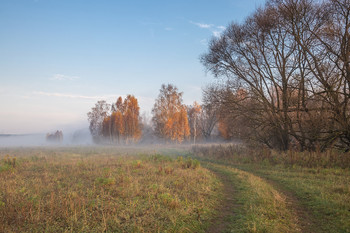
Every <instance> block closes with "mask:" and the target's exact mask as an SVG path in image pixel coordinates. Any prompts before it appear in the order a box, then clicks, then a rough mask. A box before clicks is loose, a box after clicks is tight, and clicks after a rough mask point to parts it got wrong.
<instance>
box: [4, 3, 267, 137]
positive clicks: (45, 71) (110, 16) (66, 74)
mask: <svg viewBox="0 0 350 233" xmlns="http://www.w3.org/2000/svg"><path fill="white" fill-rule="evenodd" d="M263 3H264V0H249V1H247V0H217V1H204V0H203V1H199V0H198V1H191V0H178V1H170V0H169V1H167V0H159V1H152V0H149V1H141V0H140V1H136V0H129V1H116V0H115V1H112V0H109V1H107V0H99V1H98V0H94V1H92V0H26V1H25V0H23V1H18V0H0V81H1V82H0V133H42V132H49V131H54V130H56V129H63V130H65V129H73V128H83V127H87V125H88V122H87V117H86V113H87V112H88V111H90V109H91V107H93V106H94V104H95V103H96V102H97V100H100V99H105V100H107V101H108V102H110V103H111V102H114V101H115V100H116V98H117V96H120V95H122V96H125V95H126V94H133V95H135V96H136V97H137V98H138V99H139V104H140V107H141V112H146V113H148V114H151V109H152V106H153V103H154V99H155V98H156V97H157V96H158V93H159V88H160V86H161V84H163V83H166V84H167V83H172V84H175V85H176V86H177V87H178V88H179V89H180V91H183V92H184V94H183V99H184V102H185V103H186V104H191V103H192V102H193V101H195V100H196V101H199V102H200V100H201V88H202V87H203V86H205V85H206V84H207V83H210V82H213V81H214V78H213V77H212V76H211V75H210V74H206V73H205V69H204V67H203V66H202V65H201V64H200V62H199V56H200V55H201V54H203V53H204V52H205V51H206V50H207V41H208V40H210V38H211V37H213V36H218V35H220V33H221V32H222V31H223V30H224V28H225V27H226V26H227V25H228V24H229V23H230V22H232V21H235V22H241V21H242V20H244V18H245V17H247V16H248V15H249V14H250V13H251V12H252V11H254V10H255V9H256V8H257V7H259V6H261V5H262V4H263Z"/></svg>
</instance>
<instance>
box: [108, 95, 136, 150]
mask: <svg viewBox="0 0 350 233" xmlns="http://www.w3.org/2000/svg"><path fill="white" fill-rule="evenodd" d="M139 110H140V107H139V105H138V101H137V99H136V98H135V97H134V96H133V95H128V96H127V97H126V98H125V100H124V101H123V99H122V97H119V98H118V99H117V102H116V103H115V105H113V106H112V113H111V115H110V116H106V117H105V118H104V120H103V122H102V135H103V136H104V137H106V138H109V139H110V140H111V141H117V142H118V143H120V142H121V140H123V141H125V142H126V143H128V142H129V141H133V142H135V141H137V140H138V139H139V138H140V137H141V127H140V123H139V118H140V116H139Z"/></svg>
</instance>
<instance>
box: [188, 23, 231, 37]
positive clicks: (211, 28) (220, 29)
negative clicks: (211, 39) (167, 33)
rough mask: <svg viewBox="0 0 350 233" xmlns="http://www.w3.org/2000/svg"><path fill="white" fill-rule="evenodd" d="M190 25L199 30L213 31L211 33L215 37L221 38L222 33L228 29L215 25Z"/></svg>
mask: <svg viewBox="0 0 350 233" xmlns="http://www.w3.org/2000/svg"><path fill="white" fill-rule="evenodd" d="M190 23H191V24H193V25H196V26H197V27H199V28H202V29H207V30H209V31H211V33H212V34H213V36H215V37H219V36H220V35H221V33H222V32H223V31H224V30H225V29H226V27H225V26H222V25H219V26H216V25H214V24H206V23H197V22H193V21H190Z"/></svg>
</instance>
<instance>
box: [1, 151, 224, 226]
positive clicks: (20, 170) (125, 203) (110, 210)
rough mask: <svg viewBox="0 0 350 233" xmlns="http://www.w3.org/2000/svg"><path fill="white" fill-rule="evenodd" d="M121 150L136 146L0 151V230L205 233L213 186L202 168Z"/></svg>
mask: <svg viewBox="0 0 350 233" xmlns="http://www.w3.org/2000/svg"><path fill="white" fill-rule="evenodd" d="M129 151H130V150H129ZM126 153H129V154H138V153H140V151H134V152H126V151H123V150H121V152H117V150H116V148H109V149H108V148H107V149H106V148H93V147H91V148H75V149H71V148H69V149H67V148H61V149H54V148H47V149H38V148H32V149H13V150H2V151H0V160H1V162H0V187H1V189H0V231H1V232H165V231H168V232H188V231H193V232H201V231H204V230H205V227H206V224H204V223H205V222H207V220H208V219H209V218H210V216H211V214H212V211H213V209H214V206H215V205H216V204H217V198H216V193H217V192H218V187H219V183H218V181H217V180H216V178H215V177H214V176H213V175H212V174H211V173H210V172H209V171H208V170H206V169H204V168H201V167H200V166H199V164H197V162H196V161H194V160H183V159H182V158H179V159H172V158H171V157H168V156H162V155H147V154H144V155H126ZM7 154H9V155H10V156H9V158H6V155H7ZM14 157H16V160H15V162H14V163H15V165H13V164H12V161H13V158H14ZM8 161H11V163H9V162H8Z"/></svg>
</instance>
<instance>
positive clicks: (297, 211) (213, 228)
mask: <svg viewBox="0 0 350 233" xmlns="http://www.w3.org/2000/svg"><path fill="white" fill-rule="evenodd" d="M220 165H221V166H222V164H220ZM225 167H227V168H230V167H231V166H229V165H225ZM207 168H208V169H209V170H211V171H212V172H213V173H214V174H215V175H217V177H218V178H219V179H220V180H221V182H222V184H223V186H224V187H223V197H222V201H221V204H220V206H219V207H218V209H217V210H218V214H217V216H215V218H214V219H213V220H212V223H211V225H210V227H209V228H208V230H207V232H210V233H212V232H213V233H218V232H228V230H229V229H228V228H229V225H230V224H232V223H233V222H232V221H230V218H232V216H234V214H235V208H239V207H240V206H241V205H239V204H237V200H235V197H234V196H235V193H236V190H235V187H234V185H233V184H232V181H231V180H230V177H229V176H227V175H226V174H224V173H223V172H222V171H220V170H218V169H215V168H214V167H212V166H208V165H207ZM232 168H235V169H238V170H241V171H244V172H247V173H250V174H253V175H254V176H257V177H259V178H260V179H262V180H263V181H264V182H266V183H268V184H269V185H271V186H272V187H273V188H274V189H275V190H276V191H277V192H278V193H281V194H282V195H283V196H284V198H285V203H286V207H287V209H288V210H289V211H290V212H291V213H292V214H293V215H294V217H295V222H296V224H297V225H298V229H291V230H296V231H298V232H308V233H313V232H322V230H321V229H320V228H319V226H318V225H317V222H316V221H315V220H314V217H313V215H312V214H311V211H309V210H308V209H307V208H306V207H305V206H303V205H302V204H301V202H300V200H299V199H298V197H297V196H296V195H295V194H294V193H293V192H292V191H290V190H287V189H285V188H284V187H282V185H281V184H279V183H278V182H277V181H274V180H271V179H269V178H268V177H266V176H264V175H261V174H258V173H255V172H251V171H248V170H245V169H240V168H238V167H235V166H232Z"/></svg>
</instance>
